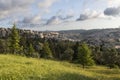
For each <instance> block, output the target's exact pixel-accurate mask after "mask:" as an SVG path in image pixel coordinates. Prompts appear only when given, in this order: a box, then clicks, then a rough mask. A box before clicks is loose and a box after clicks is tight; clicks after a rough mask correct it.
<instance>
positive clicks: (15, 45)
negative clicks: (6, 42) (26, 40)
mask: <svg viewBox="0 0 120 80" xmlns="http://www.w3.org/2000/svg"><path fill="white" fill-rule="evenodd" d="M19 42H20V36H19V34H18V30H17V29H16V25H15V24H14V25H13V27H12V29H11V36H10V51H11V52H12V53H14V54H16V53H18V52H19V51H20V45H19Z"/></svg>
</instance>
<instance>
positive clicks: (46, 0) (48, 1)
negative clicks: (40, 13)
mask: <svg viewBox="0 0 120 80" xmlns="http://www.w3.org/2000/svg"><path fill="white" fill-rule="evenodd" d="M58 1H59V0H42V1H40V2H39V3H38V6H39V8H40V9H42V10H44V11H45V12H46V13H48V12H50V11H49V8H50V7H51V6H52V5H53V4H54V3H56V2H58Z"/></svg>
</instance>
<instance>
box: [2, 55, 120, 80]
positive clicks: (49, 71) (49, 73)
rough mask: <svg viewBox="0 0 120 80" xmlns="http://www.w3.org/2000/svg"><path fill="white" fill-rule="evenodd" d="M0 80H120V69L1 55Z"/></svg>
mask: <svg viewBox="0 0 120 80" xmlns="http://www.w3.org/2000/svg"><path fill="white" fill-rule="evenodd" d="M0 80H120V70H119V69H111V70H110V69H107V68H106V67H100V66H96V67H91V68H89V69H85V70H83V69H82V68H81V67H80V65H75V64H70V63H67V62H58V61H52V60H44V59H39V60H38V59H33V58H25V57H20V56H14V55H0Z"/></svg>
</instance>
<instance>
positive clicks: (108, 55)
mask: <svg viewBox="0 0 120 80" xmlns="http://www.w3.org/2000/svg"><path fill="white" fill-rule="evenodd" d="M104 52H105V53H104V55H103V58H104V61H105V64H106V65H107V66H109V67H110V68H113V67H114V65H116V63H117V57H118V53H117V51H116V49H114V48H112V49H107V50H106V51H104Z"/></svg>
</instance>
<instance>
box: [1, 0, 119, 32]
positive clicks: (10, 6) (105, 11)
mask: <svg viewBox="0 0 120 80" xmlns="http://www.w3.org/2000/svg"><path fill="white" fill-rule="evenodd" d="M14 23H15V24H16V26H17V27H18V28H21V29H30V30H38V31H44V30H53V31H58V30H72V29H104V28H118V27H120V0H0V26H1V27H5V28H8V27H12V25H13V24H14Z"/></svg>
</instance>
